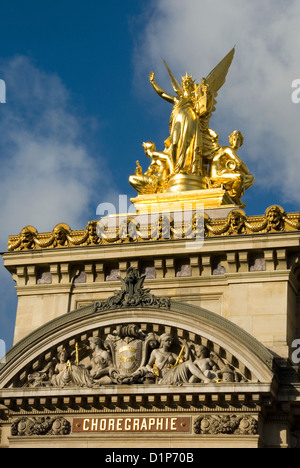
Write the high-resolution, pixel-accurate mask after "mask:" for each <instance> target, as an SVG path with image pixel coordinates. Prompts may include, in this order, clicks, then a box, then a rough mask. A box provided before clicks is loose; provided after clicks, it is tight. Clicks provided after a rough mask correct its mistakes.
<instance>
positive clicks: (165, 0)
mask: <svg viewBox="0 0 300 468" xmlns="http://www.w3.org/2000/svg"><path fill="white" fill-rule="evenodd" d="M149 11H150V10H149ZM149 11H148V14H149ZM145 20H146V21H147V26H146V29H145V31H144V33H143V38H139V40H140V44H139V45H138V46H137V50H136V67H137V74H138V75H139V76H141V75H142V74H143V76H146V72H147V73H148V72H149V71H152V68H154V71H156V78H157V82H158V83H159V84H161V85H162V86H163V87H166V86H168V90H171V87H170V83H169V81H168V76H167V73H166V71H165V70H164V69H163V66H162V65H161V57H164V58H165V60H166V61H167V62H168V64H169V66H170V68H171V69H172V71H173V72H174V74H175V75H176V76H177V77H178V78H180V77H181V76H182V75H183V74H185V72H186V71H188V72H189V73H190V74H191V73H192V74H193V76H194V78H197V81H198V82H199V80H200V79H201V77H202V76H206V75H207V74H208V73H209V72H210V70H211V69H212V68H213V67H214V66H215V65H216V64H217V63H218V61H219V60H221V59H222V58H223V57H224V56H225V55H226V53H227V52H228V51H229V50H230V49H231V48H232V47H233V46H234V45H236V54H235V59H234V61H233V64H232V66H231V69H230V71H229V74H228V79H227V82H226V84H225V85H224V87H223V89H222V90H221V91H220V93H219V96H218V105H217V110H216V112H215V115H214V117H213V118H212V120H211V127H212V128H214V129H215V130H216V131H218V133H219V134H220V141H221V143H222V144H224V145H226V144H227V135H229V133H230V132H231V131H232V130H233V129H239V130H241V131H242V133H243V134H244V137H245V144H244V147H243V148H242V149H241V153H240V154H241V156H242V157H243V158H244V159H245V160H246V162H247V163H249V166H250V167H252V168H253V169H254V174H255V176H256V186H257V187H258V188H259V189H262V188H264V189H272V190H278V191H279V193H280V194H281V196H282V200H283V201H287V202H297V201H298V200H299V196H300V185H299V182H298V170H297V168H298V158H299V156H298V150H299V141H300V139H299V130H298V121H299V113H300V104H299V105H297V104H293V103H292V100H291V95H292V88H291V84H292V81H293V80H294V79H296V78H300V65H299V44H300V28H299V22H300V2H297V1H293V0H291V1H289V2H286V1H283V0H264V1H263V2H262V1H258V0H251V2H250V1H246V0H214V1H210V2H207V1H202V0H187V1H185V2H182V1H181V0H160V1H159V2H154V3H152V10H151V15H150V16H148V17H147V16H146V15H145ZM143 79H144V80H145V78H143ZM157 99H158V98H157V97H156V96H154V95H153V100H152V102H153V105H155V104H154V103H155V100H157ZM166 105H167V104H166ZM251 190H252V189H251Z"/></svg>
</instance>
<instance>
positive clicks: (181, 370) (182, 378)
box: [147, 333, 212, 385]
mask: <svg viewBox="0 0 300 468" xmlns="http://www.w3.org/2000/svg"><path fill="white" fill-rule="evenodd" d="M172 344H173V338H172V336H171V335H169V334H168V333H164V334H163V335H162V336H161V337H160V347H159V348H158V349H154V350H153V351H152V353H151V356H150V359H149V362H148V364H147V369H148V370H151V371H152V372H154V373H155V375H157V377H158V378H159V383H160V384H166V385H178V384H181V383H191V382H204V383H208V382H211V380H212V379H210V378H209V377H207V376H205V375H204V373H203V372H202V370H201V369H200V368H199V367H198V366H197V365H196V364H195V363H194V362H192V361H191V360H187V361H183V362H180V357H179V356H177V355H176V354H174V353H173V352H171V351H170V347H171V346H172Z"/></svg>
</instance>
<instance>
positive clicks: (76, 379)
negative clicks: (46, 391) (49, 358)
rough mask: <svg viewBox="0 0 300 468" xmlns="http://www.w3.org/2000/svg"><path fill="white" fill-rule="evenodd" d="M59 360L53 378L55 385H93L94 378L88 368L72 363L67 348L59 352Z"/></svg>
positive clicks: (52, 381)
mask: <svg viewBox="0 0 300 468" xmlns="http://www.w3.org/2000/svg"><path fill="white" fill-rule="evenodd" d="M58 360H59V362H58V363H57V364H56V366H55V369H54V373H53V375H52V378H51V384H52V385H53V386H54V387H66V386H79V387H92V386H93V383H94V382H93V379H92V378H91V376H90V373H89V371H88V369H86V368H85V367H83V366H79V365H76V364H73V363H71V361H70V360H68V354H67V352H66V350H65V349H62V350H61V351H60V352H59V353H58Z"/></svg>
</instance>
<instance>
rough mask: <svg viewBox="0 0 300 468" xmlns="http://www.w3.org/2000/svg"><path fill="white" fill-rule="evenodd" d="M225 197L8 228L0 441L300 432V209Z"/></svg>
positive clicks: (231, 438)
mask: <svg viewBox="0 0 300 468" xmlns="http://www.w3.org/2000/svg"><path fill="white" fill-rule="evenodd" d="M225 202H226V200H225ZM225 202H224V199H223V204H221V206H219V207H218V208H215V207H214V208H211V207H210V205H209V203H210V202H207V204H206V206H205V207H204V214H202V215H201V216H200V217H198V218H197V213H195V212H193V207H192V213H191V218H190V224H187V225H185V226H184V227H182V221H180V222H179V221H178V220H176V219H175V218H176V217H175V216H174V211H173V212H172V211H171V214H168V215H167V214H166V212H164V210H163V209H162V210H160V214H159V216H158V217H157V218H156V221H155V222H154V223H152V228H153V229H152V232H151V235H150V234H149V225H147V223H144V225H143V223H141V222H139V223H138V222H136V221H137V220H136V218H135V216H134V215H131V217H130V219H128V218H126V220H125V221H124V220H122V221H120V223H119V225H118V229H117V230H116V231H115V232H114V233H112V232H110V228H109V227H107V226H106V227H105V225H104V223H102V222H100V223H99V222H96V221H95V222H91V223H89V224H88V226H87V227H86V229H84V230H82V231H72V230H71V229H70V227H69V226H67V225H62V224H60V225H58V226H56V227H55V229H54V230H53V231H52V232H49V233H42V234H40V233H38V232H37V231H36V229H34V228H33V227H31V226H27V227H26V228H24V229H23V230H22V232H21V233H20V234H19V235H17V236H11V237H10V238H9V243H8V249H7V252H6V253H4V254H3V259H4V265H5V267H6V268H7V269H8V271H9V272H10V273H11V275H12V278H13V280H14V281H15V282H16V292H17V295H18V309H17V318H16V328H15V340H14V346H13V348H12V349H11V350H10V351H9V352H8V353H7V356H6V363H5V364H3V365H2V366H1V368H0V427H1V439H0V441H1V442H0V446H1V447H14V448H17V447H48V446H49V444H50V443H51V447H55V446H57V447H100V446H101V447H106V448H115V447H119V448H122V447H124V448H128V447H139V448H140V447H148V448H151V447H161V448H163V447H176V448H182V449H183V448H204V447H214V448H215V447H217V448H220V447H235V448H237V447H243V448H244V447H251V448H254V447H257V448H258V447H259V448H260V447H264V448H268V447H286V448H292V447H293V448H296V447H298V446H299V444H300V440H299V437H300V412H299V410H300V397H299V390H300V376H299V372H298V354H300V352H299V353H297V339H298V337H299V332H300V322H299V286H300V283H299V281H300V276H299V273H300V264H299V253H300V243H299V240H300V232H299V228H300V214H299V213H290V214H287V213H285V212H284V210H283V209H282V208H281V207H278V206H275V207H270V208H268V209H267V210H266V212H265V214H264V215H261V216H257V217H248V216H247V215H246V213H245V211H243V210H241V209H238V208H237V207H236V206H233V205H228V204H227V205H226V203H225ZM139 208H140V207H139ZM160 208H162V205H160ZM140 209H141V208H140ZM175 211H176V210H175ZM129 221H130V223H131V224H130V226H129ZM124 222H125V227H126V228H124V224H123V223H124ZM147 226H148V227H147ZM166 227H167V228H168V229H167V230H168V235H165V234H164V233H165V232H167V231H166ZM197 233H198V234H199V233H200V234H199V236H197V235H196V234H197ZM199 240H201V242H200V243H198V244H197V241H199Z"/></svg>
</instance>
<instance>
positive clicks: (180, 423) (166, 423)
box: [72, 417, 191, 433]
mask: <svg viewBox="0 0 300 468" xmlns="http://www.w3.org/2000/svg"><path fill="white" fill-rule="evenodd" d="M190 431H191V418H190V417H178V418H176V417H174V418H172V417H145V418H142V417H126V418H115V417H114V418H74V419H73V425H72V432H73V433H78V432H80V433H84V432H88V433H91V432H95V433H99V432H103V433H108V432H190Z"/></svg>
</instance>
